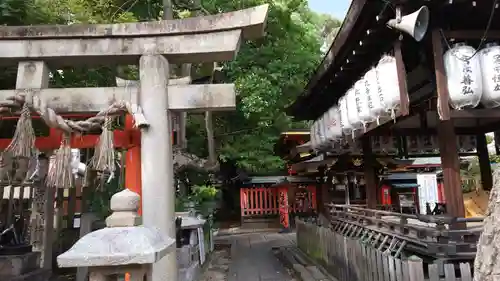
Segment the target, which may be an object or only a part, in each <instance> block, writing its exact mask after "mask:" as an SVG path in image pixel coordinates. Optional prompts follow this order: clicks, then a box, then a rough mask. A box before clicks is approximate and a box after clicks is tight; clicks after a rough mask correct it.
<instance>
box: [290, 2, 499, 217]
mask: <svg viewBox="0 0 500 281" xmlns="http://www.w3.org/2000/svg"><path fill="white" fill-rule="evenodd" d="M424 5H425V6H424ZM492 6H493V8H492ZM492 10H493V11H495V10H498V7H495V5H494V1H448V0H434V1H423V0H422V1H366V0H353V1H352V4H351V7H350V9H349V11H348V13H347V16H346V18H345V20H344V23H343V25H342V27H341V28H340V30H339V32H338V34H337V36H336V38H335V40H334V42H333V43H332V45H331V47H330V49H329V51H328V52H327V54H326V55H325V57H324V59H323V61H322V62H321V65H320V66H319V67H318V69H317V71H316V72H315V74H314V75H313V76H312V77H311V79H310V81H309V83H308V85H307V86H306V88H305V90H304V91H303V93H302V94H301V95H300V96H299V97H298V98H297V100H296V101H295V102H294V103H293V104H292V105H291V106H290V107H289V108H288V109H287V110H288V113H289V114H290V115H291V116H293V117H294V118H296V119H297V120H315V121H316V123H318V122H321V121H322V120H323V119H324V118H325V117H324V116H325V115H324V114H325V113H327V112H329V110H330V109H331V108H332V107H335V106H339V107H340V106H341V104H340V103H339V102H341V101H342V100H343V99H344V94H346V93H347V95H349V91H351V90H352V91H354V88H355V87H354V85H355V84H356V85H357V82H359V81H361V80H363V79H364V80H363V81H367V80H368V78H366V76H365V74H366V75H368V73H367V72H369V71H371V70H374V69H377V67H379V66H380V65H381V63H382V61H383V60H381V58H383V57H384V56H390V57H391V58H392V59H393V60H394V61H395V63H394V78H393V80H390V81H394V84H391V85H390V86H391V87H392V89H391V88H389V89H388V91H392V90H393V89H396V90H397V92H398V93H399V94H398V99H397V103H396V105H395V107H393V108H392V109H393V110H392V112H387V114H385V115H383V116H382V115H381V117H380V118H378V122H377V121H375V120H372V122H370V121H366V120H364V123H363V126H364V128H358V129H357V130H355V131H354V132H353V133H352V134H351V133H350V134H344V135H343V136H342V137H341V138H340V139H342V140H343V141H345V140H348V141H353V142H355V143H358V144H359V145H360V146H361V147H362V159H363V163H364V166H363V173H364V181H365V182H366V196H367V205H368V206H369V207H370V208H375V207H376V206H377V204H379V203H380V202H378V201H377V198H378V196H377V193H378V191H377V186H378V175H377V170H376V168H375V165H373V164H374V163H375V162H376V155H375V153H374V151H373V150H374V149H375V144H376V143H377V142H376V141H375V139H376V138H380V137H385V138H387V137H390V138H393V139H394V145H395V146H396V144H397V145H401V144H403V145H402V146H401V147H403V149H402V151H400V152H398V153H399V154H401V156H402V157H408V155H409V154H411V153H410V152H411V150H418V152H417V153H415V154H420V156H426V157H428V156H432V155H439V157H440V158H441V168H442V181H443V191H444V195H445V197H446V205H447V206H446V209H447V214H448V215H451V216H452V217H464V216H465V210H464V202H463V197H462V189H461V176H460V154H465V153H466V154H467V155H471V154H472V155H477V156H478V157H479V162H480V166H481V181H482V185H483V187H484V189H491V187H492V174H491V167H490V163H489V159H488V150H487V145H486V137H485V133H487V132H491V131H495V130H498V129H499V128H500V113H499V111H498V109H496V108H494V107H495V106H496V105H491V103H489V104H487V103H485V102H484V99H485V98H489V99H490V100H492V99H494V97H491V98H490V97H487V96H485V95H483V96H482V99H481V102H479V100H477V101H472V99H473V98H472V97H473V96H474V94H476V92H478V91H475V90H474V89H473V88H471V87H472V86H471V85H473V82H474V81H478V80H482V81H483V84H484V85H483V90H484V91H486V90H485V89H487V90H488V92H489V93H490V92H491V93H495V91H496V90H497V89H496V87H498V85H499V83H500V80H498V77H499V76H498V75H499V74H500V60H499V59H498V58H500V54H497V52H498V48H496V47H493V46H494V45H490V43H495V42H496V41H498V40H499V39H500V21H498V20H491V19H492V17H493V13H494V12H492ZM414 12H415V14H413V16H415V15H416V14H417V13H420V14H419V17H418V18H415V17H413V19H416V21H417V23H415V26H416V27H415V28H413V26H412V29H411V30H410V31H413V30H416V31H415V33H413V37H412V36H410V35H408V34H407V33H405V32H401V31H399V30H398V29H396V28H390V27H388V25H387V23H388V22H389V21H390V20H391V19H396V21H398V20H399V22H401V16H402V18H403V19H404V18H405V16H407V15H410V14H411V13H414ZM404 20H406V19H404ZM406 24H408V22H406ZM400 29H401V30H403V29H404V28H400ZM417 32H418V34H417ZM410 33H412V32H410ZM416 37H419V38H416ZM416 39H417V40H416ZM456 43H461V44H462V45H460V44H458V45H455V44H456ZM463 44H465V47H464V45H463ZM460 48H462V49H460ZM471 48H472V49H471ZM486 48H492V50H494V52H493V53H491V54H495V55H494V56H493V57H492V59H488V60H486V61H489V62H491V64H488V65H486V64H484V63H483V64H481V65H482V66H484V67H483V68H481V70H482V72H481V71H479V70H478V69H477V68H480V67H476V68H475V69H474V70H471V68H470V67H469V66H468V64H475V66H478V65H480V64H479V59H480V57H481V56H483V55H485V53H486V52H485V51H482V50H483V49H486ZM465 49H467V50H468V51H470V50H473V51H470V52H469V53H467V54H469V57H467V56H466V55H462V54H465V53H466V52H463V50H465ZM476 50H477V51H476ZM488 51H489V50H488ZM457 54H458V55H457ZM460 56H463V57H465V60H464V59H463V58H462V57H460ZM476 56H477V57H476ZM457 58H458V59H457ZM495 58H496V59H495ZM461 59H462V64H460V60H461ZM476 60H477V61H476ZM450 61H453V62H455V61H458V63H457V64H456V65H458V66H459V67H461V68H460V69H462V70H463V71H464V72H463V73H462V72H460V73H458V74H456V73H453V71H451V70H450V69H452V68H450V67H448V68H446V67H447V65H449V64H450ZM485 65H486V66H485ZM487 67H489V68H487ZM486 68H487V69H486ZM447 70H448V71H447ZM469 71H471V72H469ZM488 71H489V72H488ZM455 72H456V71H455ZM490 72H492V73H493V74H490ZM471 73H472V74H473V75H475V76H473V77H472V78H471V77H470V75H472V74H471ZM481 73H482V74H481ZM495 73H496V74H495ZM452 74H453V75H455V76H457V75H458V76H460V75H462V76H463V77H461V76H460V77H459V78H460V79H458V78H457V79H456V77H455V76H453V75H452ZM486 75H490V76H491V77H490V76H488V77H490V78H491V79H493V80H491V79H490V78H488V79H490V80H491V81H490V80H488V79H486V78H484V77H486ZM495 75H496V76H495ZM384 76H385V77H384ZM388 76H390V73H384V75H382V76H380V77H382V78H380V77H379V76H378V74H377V81H379V80H380V79H386V78H387V79H392V78H391V77H389V78H388ZM464 77H465V78H464ZM365 78H366V79H365ZM469 78H470V79H469ZM380 81H381V80H380ZM387 81H389V80H387ZM484 81H486V82H484ZM377 83H378V82H377ZM494 83H496V84H494ZM495 85H496V87H495ZM384 86H387V85H382V86H379V88H378V89H379V94H380V93H381V91H380V89H382V88H383V87H384ZM356 87H357V86H356ZM487 87H490V88H487ZM385 89H387V88H385ZM476 90H477V89H476ZM498 90H500V88H499V89H498ZM474 91H475V92H474ZM484 91H483V92H484ZM355 94H356V95H357V94H358V92H357V88H356V92H355ZM382 94H385V93H384V92H383V93H382ZM368 95H369V93H368ZM464 95H465V96H466V97H463V96H464ZM479 95H480V94H479ZM469 96H470V99H471V100H470V101H469ZM476 99H477V98H476ZM347 100H349V97H347ZM356 101H357V102H356V106H358V105H359V104H358V103H359V102H358V101H359V99H358V96H356ZM361 101H362V100H361ZM347 106H348V107H349V104H348V105H347ZM341 110H342V109H340V111H341ZM348 112H349V111H348ZM344 125H345V124H344ZM311 138H313V137H311ZM338 139H339V138H338ZM466 143H469V144H470V145H469V144H466ZM468 146H472V147H468ZM331 148H332V146H327V147H324V148H323V149H322V150H320V151H317V152H319V153H326V152H328V151H329V150H331ZM419 148H420V149H419ZM414 152H415V151H414Z"/></svg>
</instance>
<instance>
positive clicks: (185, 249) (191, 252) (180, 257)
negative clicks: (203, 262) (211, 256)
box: [177, 245, 199, 268]
mask: <svg viewBox="0 0 500 281" xmlns="http://www.w3.org/2000/svg"><path fill="white" fill-rule="evenodd" d="M198 258H199V248H198V246H197V245H196V246H193V245H185V246H182V247H181V248H177V266H178V267H179V268H187V267H189V266H191V265H192V264H193V263H194V262H195V261H196V260H197V259H198Z"/></svg>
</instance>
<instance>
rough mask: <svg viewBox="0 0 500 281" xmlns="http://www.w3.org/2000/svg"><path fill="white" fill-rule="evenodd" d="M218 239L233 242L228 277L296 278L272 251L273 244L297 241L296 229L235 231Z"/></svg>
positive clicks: (235, 280) (230, 280)
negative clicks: (290, 230) (283, 231)
mask: <svg viewBox="0 0 500 281" xmlns="http://www.w3.org/2000/svg"><path fill="white" fill-rule="evenodd" d="M216 241H217V242H219V243H225V244H226V243H230V244H231V258H230V263H229V265H228V267H229V269H228V272H227V281H291V280H295V279H294V278H292V277H291V276H290V275H289V274H288V272H287V270H286V269H285V268H284V267H283V265H282V264H281V263H280V261H279V260H278V259H277V258H276V257H275V256H274V254H273V252H272V248H273V247H277V246H285V245H290V244H293V243H295V233H290V234H279V233H277V232H276V231H272V232H271V231H269V230H268V231H262V232H261V231H259V232H251V233H239V234H238V233H233V234H229V235H221V236H218V237H217V240H216ZM214 281H219V280H214Z"/></svg>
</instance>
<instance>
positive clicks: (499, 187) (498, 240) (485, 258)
mask: <svg viewBox="0 0 500 281" xmlns="http://www.w3.org/2000/svg"><path fill="white" fill-rule="evenodd" d="M499 218H500V169H495V170H494V171H493V188H492V190H491V193H490V200H489V203H488V210H487V211H486V218H485V219H484V226H483V232H482V233H481V237H480V238H479V242H478V244H477V253H476V260H475V262H474V281H494V280H498V278H499V277H500V271H499V270H498V269H499V268H500V257H499V253H500V219H499Z"/></svg>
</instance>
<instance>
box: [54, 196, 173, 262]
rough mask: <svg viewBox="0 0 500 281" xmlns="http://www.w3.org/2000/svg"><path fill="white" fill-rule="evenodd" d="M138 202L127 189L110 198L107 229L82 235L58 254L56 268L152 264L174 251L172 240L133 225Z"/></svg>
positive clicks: (149, 229) (136, 221)
mask: <svg viewBox="0 0 500 281" xmlns="http://www.w3.org/2000/svg"><path fill="white" fill-rule="evenodd" d="M139 202H140V197H139V195H138V194H137V193H135V192H132V191H130V190H128V189H125V190H122V191H120V192H118V193H116V194H115V195H113V197H111V204H110V207H111V210H112V211H113V213H112V214H111V215H110V216H109V217H108V218H107V219H106V226H107V228H104V229H100V230H97V231H94V232H91V233H89V234H87V235H85V236H83V237H82V238H80V240H78V241H77V242H76V243H75V245H73V247H71V249H69V250H68V251H67V252H65V253H63V254H61V255H59V256H58V257H57V263H58V265H59V267H82V266H86V267H95V266H108V267H109V266H121V265H131V264H132V265H133V264H153V263H155V262H156V261H158V260H160V259H161V258H162V257H164V256H165V255H166V254H167V253H168V252H170V251H172V250H174V249H173V248H174V246H175V240H174V239H172V238H170V237H167V236H165V235H163V234H162V233H161V232H160V231H159V230H158V229H155V228H150V227H144V226H135V225H137V223H138V221H140V217H138V215H137V210H138V209H139ZM138 218H139V219H138Z"/></svg>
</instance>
